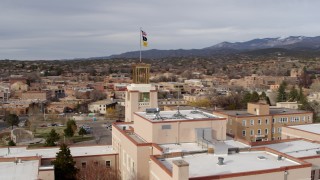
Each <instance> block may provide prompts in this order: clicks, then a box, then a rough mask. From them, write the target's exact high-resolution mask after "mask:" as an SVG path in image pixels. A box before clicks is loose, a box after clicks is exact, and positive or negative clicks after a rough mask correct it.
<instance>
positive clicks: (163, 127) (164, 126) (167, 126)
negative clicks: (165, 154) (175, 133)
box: [161, 124, 171, 129]
mask: <svg viewBox="0 0 320 180" xmlns="http://www.w3.org/2000/svg"><path fill="white" fill-rule="evenodd" d="M161 128H162V129H171V125H170V124H168V125H162V127H161Z"/></svg>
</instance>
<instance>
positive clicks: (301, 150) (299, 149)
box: [263, 140, 320, 158]
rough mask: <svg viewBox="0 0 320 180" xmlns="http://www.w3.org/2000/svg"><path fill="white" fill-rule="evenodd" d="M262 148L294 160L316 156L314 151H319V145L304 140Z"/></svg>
mask: <svg viewBox="0 0 320 180" xmlns="http://www.w3.org/2000/svg"><path fill="white" fill-rule="evenodd" d="M263 147H268V148H271V149H274V150H276V151H279V152H282V153H285V154H288V155H290V156H293V157H296V158H300V157H308V156H315V155H317V153H316V151H319V150H320V144H318V143H313V142H309V141H305V140H296V141H288V142H282V143H275V144H268V145H263ZM319 157H320V156H319Z"/></svg>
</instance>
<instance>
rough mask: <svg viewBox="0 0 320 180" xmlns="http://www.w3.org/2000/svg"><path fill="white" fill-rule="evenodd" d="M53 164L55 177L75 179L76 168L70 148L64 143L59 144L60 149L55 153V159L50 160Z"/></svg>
mask: <svg viewBox="0 0 320 180" xmlns="http://www.w3.org/2000/svg"><path fill="white" fill-rule="evenodd" d="M51 164H53V165H54V173H55V179H64V180H75V179H76V175H77V172H78V169H77V168H76V167H75V164H76V162H75V161H74V160H73V158H72V156H71V153H70V149H69V148H68V147H67V145H66V144H61V146H60V151H59V152H58V153H57V155H56V160H54V161H52V162H51Z"/></svg>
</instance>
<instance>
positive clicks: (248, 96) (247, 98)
mask: <svg viewBox="0 0 320 180" xmlns="http://www.w3.org/2000/svg"><path fill="white" fill-rule="evenodd" d="M250 100H251V93H250V92H246V93H245V94H244V96H243V99H242V104H243V107H245V108H246V107H247V104H248V102H250Z"/></svg>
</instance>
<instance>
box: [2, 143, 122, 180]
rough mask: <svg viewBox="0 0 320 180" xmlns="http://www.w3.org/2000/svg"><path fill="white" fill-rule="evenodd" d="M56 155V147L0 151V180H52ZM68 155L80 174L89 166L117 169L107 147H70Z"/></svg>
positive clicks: (15, 147)
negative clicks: (69, 154)
mask: <svg viewBox="0 0 320 180" xmlns="http://www.w3.org/2000/svg"><path fill="white" fill-rule="evenodd" d="M57 152H59V148H58V147H42V148H32V149H28V148H27V147H25V146H14V147H3V148H0V166H1V167H2V168H0V179H30V180H31V179H43V180H54V179H55V178H54V166H53V165H51V162H52V161H53V160H55V158H56V154H57ZM70 152H71V155H72V157H73V160H74V161H75V162H76V164H75V166H76V167H77V168H78V169H79V171H80V172H81V171H84V170H86V168H87V167H88V166H90V165H102V166H104V167H106V168H110V169H117V167H118V153H116V152H115V151H114V150H113V149H112V147H111V146H106V145H95V146H71V147H70ZM15 162H16V163H15ZM10 172H11V173H10Z"/></svg>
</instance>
